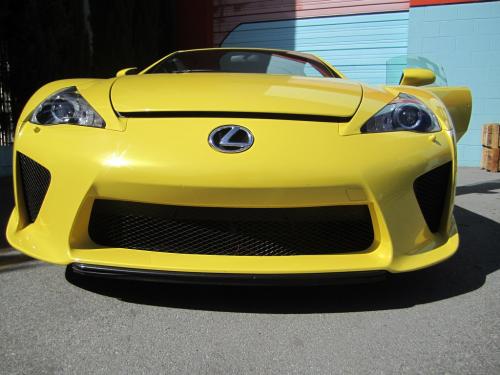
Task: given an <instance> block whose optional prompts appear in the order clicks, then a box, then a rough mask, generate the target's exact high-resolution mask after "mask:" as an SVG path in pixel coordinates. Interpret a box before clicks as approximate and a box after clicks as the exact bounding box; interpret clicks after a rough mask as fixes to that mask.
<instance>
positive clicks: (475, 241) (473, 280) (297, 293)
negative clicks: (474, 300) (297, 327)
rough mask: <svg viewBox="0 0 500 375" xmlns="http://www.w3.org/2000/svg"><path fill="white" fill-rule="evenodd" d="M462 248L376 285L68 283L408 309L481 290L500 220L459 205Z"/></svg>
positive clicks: (192, 302)
mask: <svg viewBox="0 0 500 375" xmlns="http://www.w3.org/2000/svg"><path fill="white" fill-rule="evenodd" d="M496 189H500V180H498V181H490V182H487V183H484V184H477V185H472V186H465V187H459V188H458V189H457V195H462V194H470V193H485V192H491V193H494V192H492V190H496ZM455 217H456V219H457V223H458V227H459V231H460V235H461V237H460V248H459V250H458V252H457V254H456V255H455V256H453V257H452V258H451V259H450V260H448V261H447V262H445V263H442V264H439V265H437V266H435V267H431V268H429V269H425V270H421V271H417V272H412V273H407V274H398V275H391V277H389V278H388V279H387V280H386V281H384V282H381V283H375V284H365V285H352V286H330V287H303V288H297V287H291V288H287V287H229V286H192V285H191V286H190V285H175V284H153V283H141V282H124V281H113V280H106V279H99V278H96V279H93V278H85V277H79V276H76V275H74V274H71V273H67V278H68V281H70V282H71V283H73V284H74V285H76V286H79V287H81V288H83V289H86V290H89V291H91V292H94V293H99V294H102V295H105V296H110V297H114V298H118V299H120V300H122V301H125V302H130V303H139V304H146V305H155V306H164V307H175V308H184V309H196V310H213V311H232V312H253V313H279V314H308V313H317V312H349V311H371V310H387V309H399V308H407V307H411V306H414V305H418V304H424V303H429V302H434V301H439V300H443V299H447V298H451V297H454V296H457V295H461V294H464V293H468V292H470V291H473V290H476V289H478V288H480V287H481V286H482V285H483V284H484V282H485V280H486V277H487V276H488V275H489V274H491V273H493V272H495V271H498V270H499V269H500V252H499V251H498V243H500V224H499V223H497V222H495V221H493V220H490V219H487V218H485V217H483V216H481V215H478V214H476V213H474V212H471V211H468V210H466V209H463V208H460V207H456V208H455Z"/></svg>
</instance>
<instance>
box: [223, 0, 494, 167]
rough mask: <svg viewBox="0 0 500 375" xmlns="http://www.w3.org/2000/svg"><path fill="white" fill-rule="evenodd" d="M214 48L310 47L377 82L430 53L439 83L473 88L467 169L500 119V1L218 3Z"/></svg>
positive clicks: (464, 152)
mask: <svg viewBox="0 0 500 375" xmlns="http://www.w3.org/2000/svg"><path fill="white" fill-rule="evenodd" d="M214 45H221V46H247V47H250V46H253V47H269V48H283V49H291V50H298V51H309V52H312V53H316V54H318V55H319V56H321V57H323V58H325V59H326V60H328V61H330V62H331V63H332V64H333V65H335V66H337V67H338V68H339V69H340V70H341V71H342V72H343V73H345V74H346V76H347V77H349V78H351V79H355V80H361V81H365V82H368V83H374V84H377V83H396V81H397V79H398V78H399V77H400V74H401V69H402V68H403V67H405V66H406V65H412V64H413V63H415V61H416V62H417V63H419V64H420V63H422V61H423V60H422V59H417V60H416V59H414V58H413V57H414V56H422V57H425V61H426V64H427V66H428V67H432V68H435V69H436V71H437V70H438V69H440V70H439V74H438V78H439V83H447V84H448V85H464V86H469V87H470V88H471V89H472V94H473V101H474V103H473V114H472V120H471V125H470V127H469V131H468V132H467V133H466V135H465V136H464V138H463V139H462V140H461V141H460V143H459V154H458V155H459V164H460V165H463V166H479V162H480V158H481V144H480V143H481V136H480V131H481V126H482V124H484V123H488V122H500V90H498V89H497V88H498V87H500V65H499V62H500V1H481V0H411V1H409V0H408V1H406V0H392V1H391V0H385V1H384V0H382V1H379V0H358V1H354V0H276V1H267V0H256V1H248V0H214Z"/></svg>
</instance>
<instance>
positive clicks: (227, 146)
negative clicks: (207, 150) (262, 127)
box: [208, 125, 253, 152]
mask: <svg viewBox="0 0 500 375" xmlns="http://www.w3.org/2000/svg"><path fill="white" fill-rule="evenodd" d="M208 143H209V144H210V146H212V147H213V148H214V149H216V150H217V151H220V152H243V151H245V150H248V149H249V148H250V147H251V146H252V144H253V135H252V133H250V130H248V129H247V128H244V127H243V126H238V125H224V126H219V127H218V128H215V129H214V130H212V132H211V133H210V135H209V137H208Z"/></svg>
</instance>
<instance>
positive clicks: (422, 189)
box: [413, 162, 452, 233]
mask: <svg viewBox="0 0 500 375" xmlns="http://www.w3.org/2000/svg"><path fill="white" fill-rule="evenodd" d="M451 167H452V164H451V162H449V163H446V164H444V165H442V166H440V167H437V168H435V169H433V170H431V171H429V172H427V173H425V174H423V175H422V176H420V177H418V178H417V179H416V180H415V182H414V183H413V190H414V191H415V196H416V197H417V201H418V205H419V206H420V210H421V211H422V214H423V215H424V218H425V221H426V223H427V226H428V227H429V229H430V230H431V232H433V233H436V232H438V231H439V229H440V227H441V221H442V219H443V213H444V209H445V206H446V198H447V196H448V191H449V189H450V177H451Z"/></svg>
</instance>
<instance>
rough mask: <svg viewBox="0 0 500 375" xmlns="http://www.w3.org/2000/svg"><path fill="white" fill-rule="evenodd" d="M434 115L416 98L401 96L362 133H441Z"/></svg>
mask: <svg viewBox="0 0 500 375" xmlns="http://www.w3.org/2000/svg"><path fill="white" fill-rule="evenodd" d="M440 129H441V128H440V126H439V123H438V120H437V118H436V116H435V115H434V113H432V111H431V110H430V109H429V108H428V107H427V106H426V105H425V104H424V103H422V102H421V101H420V100H418V99H417V98H415V97H414V96H411V95H407V94H400V95H399V96H398V97H397V98H396V99H394V100H393V101H392V102H391V103H389V104H388V105H386V106H385V107H384V108H382V109H381V110H380V111H379V112H377V114H375V116H373V117H372V118H371V119H369V120H368V121H367V122H366V123H365V124H364V125H363V126H362V128H361V132H362V133H381V132H394V131H401V130H409V131H416V132H424V133H429V132H435V131H439V130H440Z"/></svg>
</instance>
